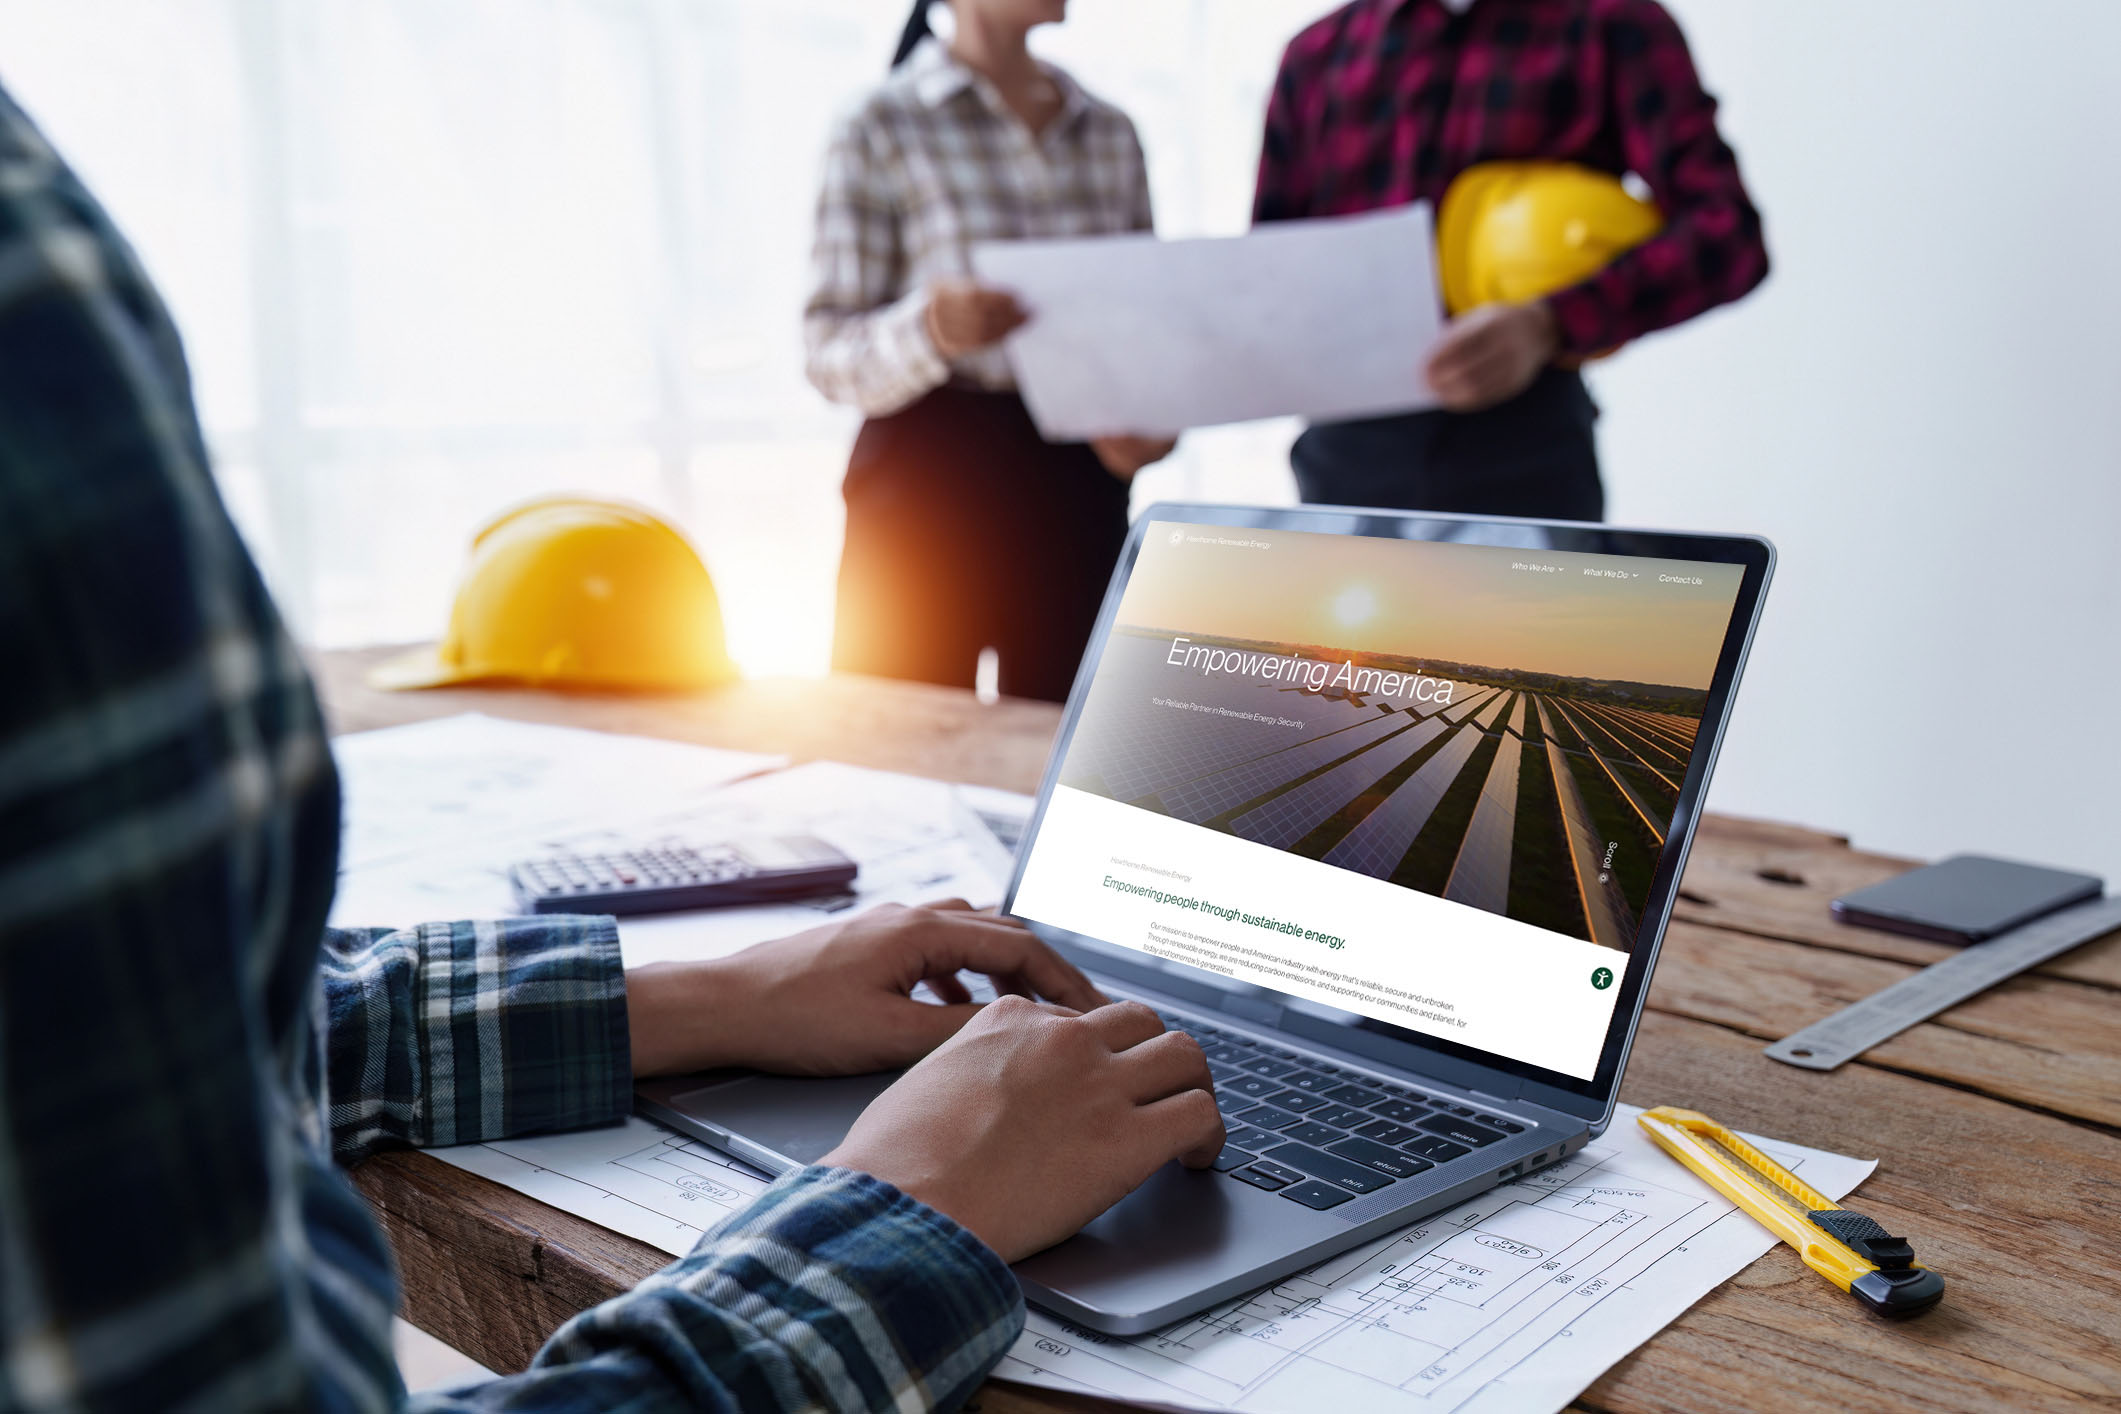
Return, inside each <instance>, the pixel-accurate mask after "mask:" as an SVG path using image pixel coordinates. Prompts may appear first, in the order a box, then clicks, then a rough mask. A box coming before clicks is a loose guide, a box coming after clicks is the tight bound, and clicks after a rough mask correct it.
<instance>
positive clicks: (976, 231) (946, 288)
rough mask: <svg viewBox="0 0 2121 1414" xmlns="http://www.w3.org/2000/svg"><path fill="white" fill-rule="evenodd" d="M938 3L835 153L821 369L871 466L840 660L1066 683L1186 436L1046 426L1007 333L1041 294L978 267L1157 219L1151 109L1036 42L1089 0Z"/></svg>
mask: <svg viewBox="0 0 2121 1414" xmlns="http://www.w3.org/2000/svg"><path fill="white" fill-rule="evenodd" d="M930 8H931V6H930V3H929V0H920V3H918V4H916V5H915V7H914V10H913V15H912V18H911V19H910V20H909V21H908V23H907V26H906V33H905V37H904V39H903V41H902V42H901V44H900V46H899V53H898V58H897V60H896V61H895V63H894V66H893V70H892V73H891V76H890V77H889V78H888V79H887V80H886V81H885V82H884V83H883V84H882V85H881V86H880V87H879V88H877V89H876V90H875V91H874V92H873V93H871V94H870V95H869V96H868V97H867V99H866V100H864V101H863V102H862V103H861V104H860V105H859V106H858V107H857V108H856V109H855V111H854V112H853V113H852V114H851V115H850V116H849V117H848V118H847V119H846V120H845V121H843V122H842V123H841V124H840V126H839V129H838V131H837V132H836V133H835V135H834V137H833V139H832V144H831V149H830V151H829V153H828V154H827V156H826V162H825V180H824V189H823V192H822V194H821V195H820V197H819V199H818V211H817V235H816V242H815V246H814V250H813V257H812V265H813V271H812V278H811V290H810V296H809V299H808V301H807V303H806V305H805V308H804V312H803V333H804V342H805V346H806V349H807V353H808V357H807V371H808V373H809V376H810V381H811V382H812V383H813V384H815V385H816V386H817V388H818V389H819V391H821V392H822V393H824V394H825V396H826V397H828V398H831V399H832V400H833V401H835V402H839V403H845V404H848V405H850V406H852V407H856V408H859V409H860V410H861V411H862V412H863V413H864V414H865V415H866V417H867V421H866V422H865V423H864V425H863V427H862V430H861V434H860V436H859V437H858V438H857V439H856V441H855V445H854V451H853V454H852V457H851V458H850V461H849V464H848V468H847V481H846V487H845V496H846V502H847V538H846V548H845V549H844V551H843V552H842V555H841V560H840V577H839V596H838V619H837V627H836V630H835V634H834V644H833V655H832V657H833V666H834V667H835V668H838V669H841V670H844V671H850V672H862V673H877V674H881V675H884V676H887V677H899V678H912V679H917V680H920V681H926V682H936V683H943V684H946V685H949V686H956V687H971V686H973V685H974V680H975V674H976V669H977V665H978V662H979V659H980V656H981V654H982V652H983V651H985V650H989V649H991V650H993V651H994V653H995V655H996V657H997V658H998V659H999V669H1000V671H999V683H998V686H999V688H1000V690H1001V691H1002V692H1003V693H1006V694H1008V695H1010V696H1016V697H1035V698H1045V699H1047V700H1050V701H1061V700H1064V699H1065V698H1066V697H1067V695H1068V689H1069V687H1070V686H1071V684H1072V683H1073V682H1074V679H1075V669H1076V665H1077V664H1078V663H1079V662H1080V661H1081V658H1082V654H1083V650H1084V648H1085V647H1086V646H1087V645H1088V643H1089V639H1090V630H1091V628H1092V626H1093V624H1094V623H1095V621H1096V618H1097V609H1098V605H1099V603H1100V601H1101V600H1102V598H1103V595H1104V590H1105V584H1106V581H1107V580H1108V579H1109V578H1110V577H1111V573H1112V567H1113V565H1114V564H1115V563H1116V562H1117V560H1118V558H1119V551H1120V546H1121V543H1122V542H1123V541H1124V540H1125V538H1126V533H1127V494H1128V493H1127V487H1128V483H1129V482H1130V481H1131V480H1132V479H1133V476H1134V474H1135V473H1136V472H1137V471H1139V470H1140V469H1141V468H1142V467H1144V466H1146V465H1148V464H1149V463H1151V462H1153V461H1156V460H1158V459H1160V458H1161V457H1163V456H1164V455H1165V454H1166V453H1167V452H1169V451H1170V449H1171V445H1172V444H1171V443H1170V442H1168V441H1161V440H1156V439H1150V438H1138V437H1114V438H1105V439H1101V440H1099V441H1096V442H1093V443H1090V444H1087V445H1084V444H1065V445H1056V444H1051V443H1048V442H1046V441H1045V440H1043V439H1042V438H1041V437H1040V436H1039V434H1038V430H1037V428H1036V427H1034V426H1033V424H1032V421H1031V417H1030V414H1029V413H1028V412H1027V411H1026V410H1025V408H1024V404H1023V401H1022V399H1021V398H1020V397H1018V395H1017V392H1016V384H1015V380H1014V378H1013V377H1012V375H1011V373H1010V369H1009V363H1008V360H1007V358H1006V357H1005V356H1004V354H1003V353H1002V350H1001V347H1000V345H1001V341H1002V340H1003V339H1004V338H1005V337H1007V335H1008V334H1009V332H1010V331H1011V330H1013V329H1015V328H1016V327H1017V326H1018V325H1019V324H1021V323H1023V322H1024V319H1025V317H1026V316H1025V313H1024V311H1023V310H1021V309H1019V308H1018V307H1017V305H1016V303H1015V302H1014V301H1013V300H1012V299H1011V298H1010V297H1009V296H1008V295H1007V294H1005V293H1003V292H1001V291H997V290H990V289H983V288H981V287H980V286H979V285H978V284H977V283H976V282H975V281H974V280H973V279H972V278H971V274H972V267H971V248H972V246H973V245H974V244H975V243H978V242H982V241H1000V240H1027V239H1037V238H1045V239H1052V238H1066V237H1081V236H1103V235H1116V234H1121V233H1124V232H1129V231H1147V230H1150V229H1152V228H1153V221H1152V218H1151V213H1150V208H1149V178H1148V171H1147V168H1146V166H1145V164H1144V162H1143V159H1142V149H1141V143H1140V142H1139V140H1138V139H1137V138H1136V136H1135V132H1134V124H1133V123H1132V122H1130V121H1129V120H1128V118H1127V115H1126V114H1124V113H1122V112H1121V111H1120V110H1119V109H1117V108H1115V107H1113V106H1112V105H1111V104H1109V103H1106V102H1104V101H1103V100H1101V99H1098V98H1096V97H1094V96H1092V95H1091V94H1090V93H1088V92H1087V91H1086V90H1084V88H1083V87H1082V86H1081V85H1080V84H1078V83H1077V82H1076V81H1075V80H1074V79H1073V78H1071V77H1069V76H1068V75H1067V74H1066V73H1064V72H1062V71H1061V70H1060V69H1058V68H1055V67H1054V66H1052V65H1050V64H1042V63H1040V62H1038V61H1037V60H1035V59H1033V58H1032V57H1031V52H1030V50H1029V48H1028V47H1027V45H1026V42H1025V41H1026V36H1027V35H1028V34H1029V32H1030V31H1031V30H1032V29H1033V28H1035V27H1036V26H1038V25H1041V24H1050V23H1055V22H1058V21H1060V20H1062V19H1063V18H1065V17H1066V13H1067V3H1066V0H953V3H952V5H951V7H950V8H951V10H952V12H953V15H954V17H955V20H956V24H955V27H954V32H953V34H952V37H951V40H950V43H949V44H948V45H947V46H946V45H945V44H943V43H942V42H941V41H940V40H938V39H937V38H936V37H935V36H934V35H933V34H931V33H930V31H929V27H928V13H929V10H930Z"/></svg>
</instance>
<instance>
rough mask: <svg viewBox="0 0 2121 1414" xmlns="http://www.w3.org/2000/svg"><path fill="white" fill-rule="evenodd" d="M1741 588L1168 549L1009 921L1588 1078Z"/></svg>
mask: <svg viewBox="0 0 2121 1414" xmlns="http://www.w3.org/2000/svg"><path fill="white" fill-rule="evenodd" d="M1742 575H1743V571H1742V570H1741V569H1740V568H1739V567H1738V566H1735V565H1722V564H1704V563H1695V562H1691V561H1669V560H1650V559H1639V558H1635V557H1631V556H1609V555H1590V554H1577V553H1564V552H1559V551H1529V550H1517V549H1501V548H1496V547H1492V546H1480V545H1459V544H1440V543H1433V542H1425V541H1405V540H1387V539H1376V538H1366V537H1352V536H1340V535H1320V534H1314V533H1310V532H1304V531H1284V530H1245V529H1231V528H1226V527H1217V526H1200V525H1176V524H1170V523H1163V522H1160V523H1157V524H1153V525H1151V526H1150V527H1149V528H1148V531H1147V534H1146V538H1145V539H1144V541H1143V544H1142V549H1141V553H1140V556H1139V558H1138V560H1137V562H1136V565H1135V569H1134V572H1133V575H1132V576H1131V578H1130V579H1129V581H1128V584H1127V589H1126V592H1125V594H1124V596H1123V598H1122V600H1121V603H1120V608H1119V615H1118V619H1117V621H1116V623H1115V625H1114V628H1113V631H1112V634H1111V636H1110V638H1109V639H1108V641H1107V643H1106V645H1105V648H1104V651H1103V654H1102V656H1101V658H1100V659H1099V661H1098V665H1097V670H1096V674H1095V676H1094V678H1093V680H1092V682H1091V688H1090V693H1089V697H1088V699H1087V700H1086V702H1085V703H1084V707H1083V711H1082V715H1081V718H1080V720H1079V721H1078V723H1077V725H1076V730H1075V734H1074V737H1073V739H1072V740H1071V742H1070V744H1069V747H1068V753H1067V756H1066V758H1065V759H1064V760H1063V762H1062V763H1061V770H1060V776H1059V780H1058V782H1057V784H1056V785H1055V788H1054V792H1053V797H1052V799H1051V800H1050V801H1049V802H1048V804H1047V807H1046V814H1045V817H1044V820H1043V821H1042V823H1041V825H1040V828H1039V833H1038V838H1037V840H1036V841H1035V842H1034V845H1033V848H1032V852H1031V855H1030V858H1029V859H1028V860H1027V862H1026V864H1025V869H1024V874H1023V878H1022V881H1021V883H1020V884H1019V886H1018V889H1017V894H1016V899H1015V902H1014V905H1013V911H1014V912H1015V913H1017V914H1018V915H1019V916H1021V917H1024V918H1029V919H1032V920H1035V921H1037V922H1041V923H1047V924H1051V925H1053V926H1056V927H1060V928H1065V929H1067V930H1069V931H1071V932H1076V933H1081V934H1083V935H1085V936H1087V937H1092V938H1096V939H1099V940H1100V941H1103V942H1106V943H1113V944H1120V945H1124V946H1127V947H1130V948H1135V949H1138V950H1139V951H1142V952H1145V953H1149V954H1152V955H1154V956H1157V957H1162V958H1167V959H1171V960H1173V961H1178V962H1183V963H1187V964H1190V965H1192V966H1194V967H1198V968H1203V969H1205V970H1207V971H1210V972H1215V973H1219V974H1222V975H1224V976H1228V977H1231V978H1233V979H1236V980H1238V981H1242V982H1249V983H1255V984H1258V985H1263V986H1269V987H1273V988H1276V989H1277V990H1280V991H1282V992H1286V993H1288V994H1290V995H1292V996H1297V997H1303V998H1307V999H1309V1000H1311V1001H1315V1002H1318V1003H1322V1004H1324V1005H1326V1006H1330V1007H1334V1008H1337V1009H1339V1010H1342V1011H1351V1012H1357V1013H1360V1014H1362V1015H1364V1016H1369V1017H1373V1018H1375V1019H1377V1020H1380V1021H1385V1022H1389V1023H1391V1024H1393V1025H1396V1026H1402V1027H1406V1028H1408V1029H1409V1030H1413V1031H1419V1032H1423V1033H1426V1034H1429V1035H1434V1036H1440V1037H1444V1038H1446V1039H1449V1040H1452V1041H1457V1042H1460V1043H1461V1044H1464V1045H1467V1046H1472V1047H1475V1048H1477V1049H1480V1050H1486V1051H1492V1052H1495V1053H1497V1054H1500V1055H1504V1056H1509V1057H1512V1058H1514V1059H1517V1060H1520V1061H1523V1062H1526V1063H1529V1064H1532V1065H1538V1066H1543V1067H1545V1068H1547V1069H1549V1070H1555V1071H1559V1072H1562V1073H1563V1074H1567V1075H1573V1076H1576V1077H1578V1078H1582V1079H1588V1078H1590V1077H1591V1076H1592V1075H1593V1074H1594V1073H1595V1072H1596V1069H1597V1065H1598V1055H1599V1051H1600V1048H1601V1046H1602V1044H1603V1042H1604V1039H1605V1033H1606V1029H1607V1026H1608V1024H1609V1023H1610V1021H1611V1019H1612V1013H1613V1007H1614V1004H1615V1000H1616V999H1617V997H1618V995H1619V990H1620V989H1619V986H1618V983H1619V982H1620V981H1621V980H1623V979H1624V978H1625V977H1626V975H1627V968H1628V963H1629V952H1630V950H1631V949H1632V948H1633V947H1634V944H1635V937H1636V933H1637V931H1638V928H1639V920H1640V918H1641V915H1642V911H1643V909H1644V907H1645V905H1646V903H1647V901H1648V897H1649V891H1650V879H1651V875H1652V873H1653V872H1654V870H1655V869H1656V866H1657V860H1658V856H1659V854H1660V853H1661V852H1662V850H1663V848H1664V841H1665V836H1666V834H1667V832H1668V831H1669V830H1670V828H1671V825H1672V818H1673V814H1674V812H1675V811H1676V809H1677V806H1678V800H1679V790H1680V786H1681V784H1682V783H1683V781H1684V780H1685V777H1686V772H1687V768H1688V765H1689V763H1690V762H1691V760H1692V758H1693V753H1694V744H1695V736H1696V733H1697V731H1698V730H1699V728H1700V726H1701V719H1702V713H1703V711H1704V709H1705V707H1706V705H1707V699H1708V689H1709V685H1710V682H1711V679H1712V677H1713V675H1714V672H1715V666H1716V659H1717V656H1718V654H1719V653H1720V651H1721V649H1722V646H1723V639H1724V635H1725V632H1726V629H1727V627H1728V625H1729V622H1730V616H1731V611H1732V609H1733V607H1734V606H1735V604H1736V602H1737V597H1738V590H1739V587H1740V583H1741V580H1742Z"/></svg>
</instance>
